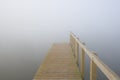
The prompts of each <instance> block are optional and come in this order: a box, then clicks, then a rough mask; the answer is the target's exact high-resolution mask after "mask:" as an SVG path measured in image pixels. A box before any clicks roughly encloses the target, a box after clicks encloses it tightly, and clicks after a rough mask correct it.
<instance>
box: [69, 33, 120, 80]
mask: <svg viewBox="0 0 120 80" xmlns="http://www.w3.org/2000/svg"><path fill="white" fill-rule="evenodd" d="M70 35H71V37H72V38H73V39H74V40H75V41H76V42H77V43H78V44H79V46H80V47H81V48H82V49H84V51H85V53H86V54H87V55H88V57H89V58H90V59H92V60H93V62H94V63H95V64H96V66H97V67H98V68H99V69H100V70H101V71H102V72H103V73H104V74H105V76H106V77H107V78H108V79H109V80H120V77H119V76H118V75H117V74H116V73H115V72H114V71H113V70H111V69H110V68H109V67H108V66H107V65H106V64H104V63H103V61H101V59H100V58H99V57H98V56H96V55H95V54H94V53H93V52H91V51H90V50H89V49H88V48H87V47H86V46H85V45H83V44H82V42H81V41H80V40H79V39H77V37H76V36H75V35H74V34H73V33H70Z"/></svg>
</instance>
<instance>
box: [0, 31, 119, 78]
mask: <svg viewBox="0 0 120 80" xmlns="http://www.w3.org/2000/svg"><path fill="white" fill-rule="evenodd" d="M75 34H77V36H79V38H81V40H82V41H84V42H85V43H86V46H87V47H89V48H90V49H91V50H94V51H96V52H97V53H98V56H99V57H100V58H101V59H102V60H103V61H104V62H105V63H106V64H107V65H108V66H109V67H110V68H112V69H113V70H114V71H115V72H116V73H117V74H118V75H120V62H119V61H120V59H119V58H120V43H119V41H120V38H119V37H118V36H117V34H113V35H111V34H109V35H98V36H99V37H98V36H97V35H96V34H91V35H89V36H91V37H88V36H87V35H84V36H83V35H82V34H81V35H80V34H79V33H76V32H75ZM32 37H33V36H32ZM32 37H20V38H19V36H15V37H14V36H12V37H11V38H10V37H8V36H7V37H5V36H4V37H1V41H0V80H32V78H33V76H34V74H35V73H36V71H37V69H38V67H39V65H40V64H41V62H42V61H43V59H44V57H45V55H46V53H47V51H48V50H49V48H50V47H51V45H52V43H53V42H67V41H68V40H69V34H68V33H66V35H65V36H64V35H63V34H60V35H59V37H60V38H58V37H57V36H51V37H54V38H52V39H51V38H50V37H49V36H47V37H48V38H47V37H43V39H44V40H41V39H42V38H38V37H36V38H32ZM65 37H66V39H65ZM55 38H56V39H55ZM61 38H62V39H61ZM88 71H89V58H88V57H87V56H86V76H87V77H88V75H89V74H88ZM86 79H87V78H86ZM98 80H106V78H105V77H104V75H103V74H101V72H100V71H98Z"/></svg>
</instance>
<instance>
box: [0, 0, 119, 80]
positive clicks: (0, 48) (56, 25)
mask: <svg viewBox="0 0 120 80" xmlns="http://www.w3.org/2000/svg"><path fill="white" fill-rule="evenodd" d="M70 31H72V32H73V33H74V34H76V35H77V36H78V37H79V39H80V40H81V41H83V42H85V43H86V46H87V47H88V48H89V49H90V50H93V51H95V52H96V53H97V54H98V56H99V57H100V59H101V60H102V61H103V62H104V63H105V64H107V65H108V66H109V67H110V68H111V69H112V70H114V71H115V72H116V73H117V74H118V75H120V0H0V80H32V79H33V77H34V75H35V73H36V71H37V69H38V68H39V66H40V64H41V63H42V61H43V60H44V58H45V56H46V54H47V52H48V50H49V48H50V47H51V46H52V44H53V43H54V42H68V41H69V33H70ZM86 57H87V56H86ZM88 71H89V58H86V76H88V75H89V74H88V73H89V72H88ZM88 78H89V77H88ZM98 80H106V78H105V77H104V75H103V74H101V72H100V71H99V70H98Z"/></svg>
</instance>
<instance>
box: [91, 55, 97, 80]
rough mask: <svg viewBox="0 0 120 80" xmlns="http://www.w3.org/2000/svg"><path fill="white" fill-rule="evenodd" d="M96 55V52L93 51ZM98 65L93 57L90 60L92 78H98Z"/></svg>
mask: <svg viewBox="0 0 120 80" xmlns="http://www.w3.org/2000/svg"><path fill="white" fill-rule="evenodd" d="M93 54H94V55H96V54H95V53H93ZM96 69H97V67H96V64H95V63H94V61H93V60H92V59H91V60H90V80H96V79H97V70H96Z"/></svg>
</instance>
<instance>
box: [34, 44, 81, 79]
mask: <svg viewBox="0 0 120 80" xmlns="http://www.w3.org/2000/svg"><path fill="white" fill-rule="evenodd" d="M33 80H81V76H80V72H79V70H78V67H77V65H76V62H75V59H74V57H73V54H72V51H71V48H70V45H69V44H66V43H64V44H62V43H61V44H54V45H53V46H52V48H51V49H50V51H49V52H48V55H47V57H46V58H45V60H44V62H43V63H42V64H41V66H40V68H39V69H38V71H37V73H36V75H35V77H34V79H33Z"/></svg>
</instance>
